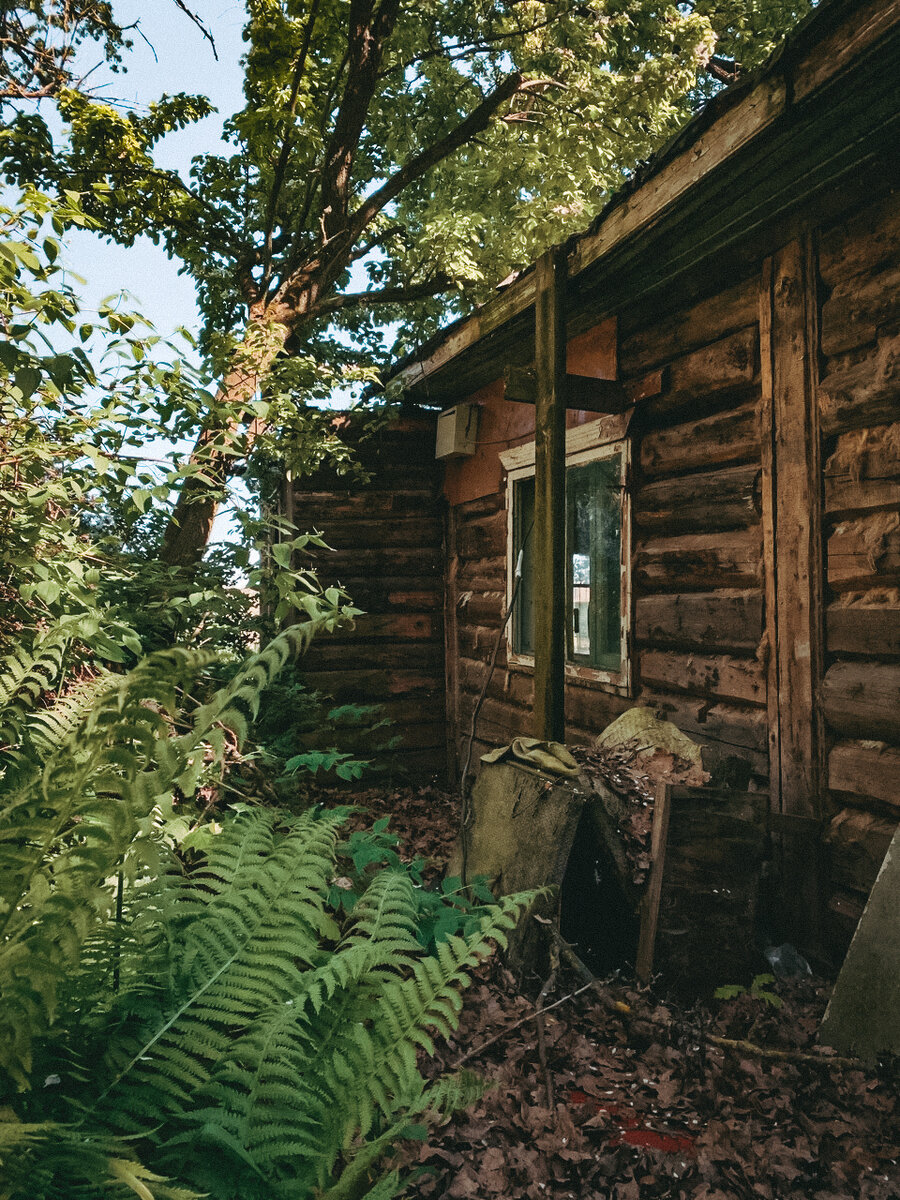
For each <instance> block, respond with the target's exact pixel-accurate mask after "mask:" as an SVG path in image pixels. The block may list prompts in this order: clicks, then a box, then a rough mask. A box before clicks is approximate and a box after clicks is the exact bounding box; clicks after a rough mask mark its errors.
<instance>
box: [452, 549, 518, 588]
mask: <svg viewBox="0 0 900 1200" xmlns="http://www.w3.org/2000/svg"><path fill="white" fill-rule="evenodd" d="M454 563H455V566H456V590H457V592H503V593H504V594H505V593H506V558H505V557H504V558H479V559H476V560H475V561H471V562H470V561H469V560H468V559H462V560H460V559H455V560H454Z"/></svg>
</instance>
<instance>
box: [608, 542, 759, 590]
mask: <svg viewBox="0 0 900 1200" xmlns="http://www.w3.org/2000/svg"><path fill="white" fill-rule="evenodd" d="M632 571H633V577H634V584H635V588H636V590H637V591H638V592H659V591H666V592H682V591H685V592H686V591H697V592H708V591H713V590H715V589H716V588H723V587H727V588H734V587H744V588H746V587H752V586H755V585H757V584H758V583H759V581H760V578H761V574H762V540H761V532H760V528H759V526H753V527H751V528H750V529H740V530H731V531H729V532H727V533H686V534H681V535H680V536H678V537H669V538H659V539H657V540H653V541H647V542H643V543H641V545H640V546H639V547H638V549H637V551H636V553H635V555H634V562H633V566H632Z"/></svg>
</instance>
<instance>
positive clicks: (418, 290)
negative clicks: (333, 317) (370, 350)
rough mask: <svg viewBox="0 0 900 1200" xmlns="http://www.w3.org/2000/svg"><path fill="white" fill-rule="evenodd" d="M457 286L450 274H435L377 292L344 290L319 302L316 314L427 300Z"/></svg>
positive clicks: (315, 310)
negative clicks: (338, 294) (416, 281)
mask: <svg viewBox="0 0 900 1200" xmlns="http://www.w3.org/2000/svg"><path fill="white" fill-rule="evenodd" d="M454 286H455V281H454V280H453V279H451V278H450V276H449V275H443V274H441V275H435V276H434V277H433V278H431V279H423V280H422V281H421V282H420V283H408V284H405V285H400V286H397V287H389V288H380V289H379V290H378V291H376V292H344V293H343V294H342V295H340V296H332V297H330V299H328V300H323V301H322V303H321V304H317V305H316V306H315V309H314V314H315V315H316V316H319V315H321V314H324V313H330V312H337V311H339V310H340V309H344V308H371V307H373V306H374V305H376V304H403V303H405V302H407V301H410V300H425V299H427V298H428V297H429V296H438V295H440V293H441V292H448V291H449V290H450V289H451V288H452V287H454Z"/></svg>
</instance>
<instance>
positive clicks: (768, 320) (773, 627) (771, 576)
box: [758, 257, 781, 812]
mask: <svg viewBox="0 0 900 1200" xmlns="http://www.w3.org/2000/svg"><path fill="white" fill-rule="evenodd" d="M773 274H774V264H773V262H772V259H771V258H770V257H769V258H766V259H765V260H764V261H763V263H762V267H761V269H760V276H759V295H758V304H759V362H760V397H759V408H758V418H759V448H760V466H761V468H762V471H761V475H760V508H761V513H760V532H761V535H762V573H763V587H764V611H765V654H764V662H765V667H766V711H767V714H768V722H767V723H768V743H769V797H770V806H771V809H772V811H773V812H780V811H781V711H780V706H779V700H778V653H777V648H778V586H777V578H776V574H775V561H776V544H775V491H776V488H775V484H776V480H775V412H774V405H775V399H774V386H775V384H774V379H773V374H772V372H773V362H772V304H773V300H772V279H773Z"/></svg>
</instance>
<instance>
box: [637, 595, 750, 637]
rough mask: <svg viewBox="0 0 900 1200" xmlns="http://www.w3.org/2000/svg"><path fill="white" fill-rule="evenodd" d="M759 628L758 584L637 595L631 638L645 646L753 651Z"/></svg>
mask: <svg viewBox="0 0 900 1200" xmlns="http://www.w3.org/2000/svg"><path fill="white" fill-rule="evenodd" d="M762 632H763V598H762V593H761V592H760V591H759V589H753V590H748V591H742V590H738V589H737V588H728V589H725V588H723V589H722V590H720V591H717V592H684V593H681V594H680V595H676V596H668V595H659V596H639V597H638V599H637V602H636V604H635V637H636V639H637V641H638V642H640V643H642V644H644V645H647V646H656V647H673V648H678V647H685V648H686V649H697V650H701V651H709V650H710V649H713V648H716V649H722V650H749V651H751V652H753V653H755V652H756V650H757V648H758V647H759V643H760V639H761V638H762Z"/></svg>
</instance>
